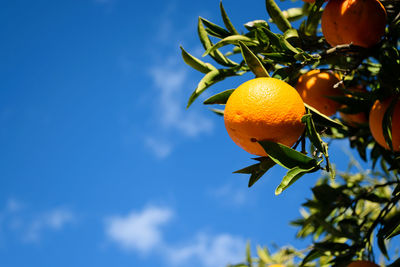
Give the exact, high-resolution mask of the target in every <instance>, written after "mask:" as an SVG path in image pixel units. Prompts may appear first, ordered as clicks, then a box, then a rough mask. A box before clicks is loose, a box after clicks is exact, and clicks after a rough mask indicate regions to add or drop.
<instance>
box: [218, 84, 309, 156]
mask: <svg viewBox="0 0 400 267" xmlns="http://www.w3.org/2000/svg"><path fill="white" fill-rule="evenodd" d="M304 114H305V107H304V103H303V101H302V100H301V97H300V96H299V94H298V93H297V92H296V90H295V89H294V88H293V87H292V86H290V85H289V84H287V83H285V82H284V81H281V80H278V79H275V78H256V79H252V80H249V81H247V82H245V83H243V84H241V85H240V86H239V87H238V88H237V89H236V90H235V91H234V92H233V93H232V94H231V95H230V97H229V99H228V101H227V103H226V106H225V111H224V121H225V127H226V130H227V131H228V134H229V136H230V137H231V138H232V140H233V141H234V142H235V143H236V144H237V145H238V146H240V147H241V148H243V149H244V150H246V151H247V152H249V153H251V154H254V155H258V156H267V153H266V152H265V151H264V149H263V148H262V147H261V145H260V144H259V143H258V142H257V141H263V140H268V141H272V142H278V143H281V144H284V145H286V146H292V145H293V144H294V143H295V142H296V141H297V139H298V138H299V137H300V135H301V134H302V133H303V130H304V127H305V125H304V124H303V123H302V122H301V118H302V116H303V115H304Z"/></svg>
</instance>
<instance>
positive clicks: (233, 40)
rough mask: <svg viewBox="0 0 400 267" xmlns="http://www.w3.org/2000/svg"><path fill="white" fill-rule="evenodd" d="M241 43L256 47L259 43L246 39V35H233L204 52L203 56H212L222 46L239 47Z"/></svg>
mask: <svg viewBox="0 0 400 267" xmlns="http://www.w3.org/2000/svg"><path fill="white" fill-rule="evenodd" d="M239 41H242V42H245V43H248V44H255V45H257V44H258V42H257V41H255V40H253V39H251V38H249V37H246V36H244V35H231V36H228V37H226V38H224V39H222V40H221V41H219V42H218V43H216V44H215V45H213V46H212V47H210V48H208V49H207V50H206V51H205V52H204V54H203V56H206V55H208V54H211V53H212V52H214V51H216V49H218V48H220V47H222V46H225V45H228V44H234V45H237V44H238V42H239Z"/></svg>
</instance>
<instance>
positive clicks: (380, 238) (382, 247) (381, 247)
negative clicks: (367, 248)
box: [377, 233, 390, 260]
mask: <svg viewBox="0 0 400 267" xmlns="http://www.w3.org/2000/svg"><path fill="white" fill-rule="evenodd" d="M377 243H378V247H379V250H380V251H381V252H382V254H383V255H384V256H385V257H386V259H388V260H390V258H389V255H388V251H387V248H386V244H385V238H383V235H381V234H379V233H378V235H377Z"/></svg>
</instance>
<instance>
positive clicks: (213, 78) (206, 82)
mask: <svg viewBox="0 0 400 267" xmlns="http://www.w3.org/2000/svg"><path fill="white" fill-rule="evenodd" d="M234 75H235V72H234V71H233V70H232V69H219V70H217V69H215V70H212V71H210V72H209V73H207V74H206V75H205V76H204V77H203V79H201V80H200V82H199V84H198V85H197V88H196V90H195V91H194V92H193V93H192V95H191V96H190V98H189V101H188V104H187V108H188V107H190V105H191V104H192V103H193V101H194V100H195V99H196V98H197V97H198V96H199V95H200V94H201V93H203V92H204V90H206V89H207V88H208V87H210V86H211V85H213V84H215V83H216V82H218V81H222V80H223V79H225V78H226V77H228V76H234Z"/></svg>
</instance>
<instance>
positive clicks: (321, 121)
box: [304, 103, 347, 129]
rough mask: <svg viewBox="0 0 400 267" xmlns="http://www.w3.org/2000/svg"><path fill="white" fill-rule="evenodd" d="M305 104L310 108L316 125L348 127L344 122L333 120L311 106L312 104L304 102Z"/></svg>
mask: <svg viewBox="0 0 400 267" xmlns="http://www.w3.org/2000/svg"><path fill="white" fill-rule="evenodd" d="M304 106H305V107H306V108H307V109H308V110H310V112H311V114H312V116H313V120H314V123H315V124H316V125H321V126H326V127H334V128H339V129H347V127H346V126H344V125H343V124H342V123H340V122H338V121H335V120H332V119H331V118H329V117H328V116H326V115H324V114H322V113H321V112H319V111H318V110H316V109H315V108H313V107H311V106H310V105H307V104H306V103H304Z"/></svg>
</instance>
